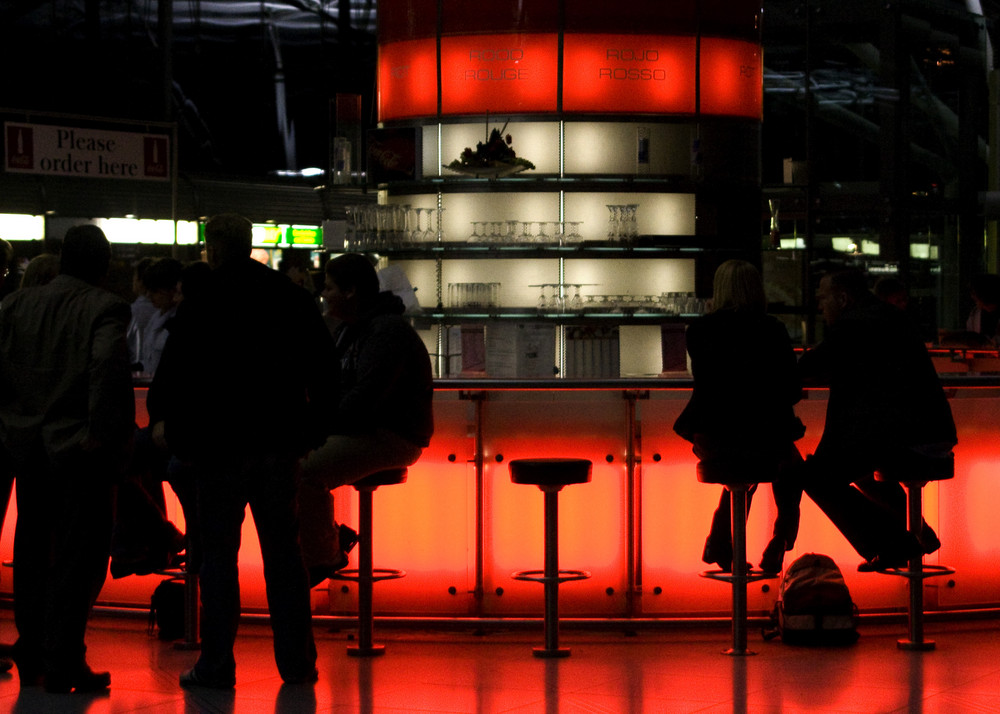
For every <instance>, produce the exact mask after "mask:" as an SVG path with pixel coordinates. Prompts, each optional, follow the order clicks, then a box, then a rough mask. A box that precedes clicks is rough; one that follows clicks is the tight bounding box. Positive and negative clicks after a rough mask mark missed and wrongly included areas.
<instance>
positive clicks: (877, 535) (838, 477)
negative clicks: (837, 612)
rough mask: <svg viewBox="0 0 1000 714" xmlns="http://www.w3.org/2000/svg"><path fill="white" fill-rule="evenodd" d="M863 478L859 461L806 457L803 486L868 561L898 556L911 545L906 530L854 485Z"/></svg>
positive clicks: (888, 511)
mask: <svg viewBox="0 0 1000 714" xmlns="http://www.w3.org/2000/svg"><path fill="white" fill-rule="evenodd" d="M864 478H865V471H864V470H863V469H862V468H861V467H859V466H858V465H857V464H850V463H848V462H833V461H832V460H829V459H823V458H817V457H815V456H812V457H810V458H809V459H807V460H806V470H805V478H804V482H803V487H804V490H805V492H806V494H807V495H808V496H809V497H810V498H811V499H812V500H813V501H814V502H815V503H816V505H817V506H819V507H820V509H822V511H823V512H824V513H825V514H826V515H827V517H829V519H830V520H831V521H832V522H833V524H834V525H835V526H837V528H838V530H840V532H841V533H842V534H843V535H844V537H845V538H847V540H848V541H849V542H850V544H851V546H853V547H854V549H855V550H856V551H857V552H858V554H859V555H861V556H862V557H863V558H864V559H865V560H868V561H870V560H872V559H873V558H875V557H876V556H886V555H893V556H895V555H896V554H897V553H899V552H902V551H905V550H906V549H907V547H908V541H907V539H906V535H907V534H906V530H905V529H901V528H900V527H899V524H898V522H897V521H896V519H895V518H894V517H893V514H892V512H891V511H890V510H888V509H886V508H885V507H884V506H882V505H881V504H878V503H876V502H874V501H872V500H871V499H870V498H867V497H866V496H865V495H864V494H863V493H862V492H861V491H860V490H858V489H857V488H856V487H855V486H854V485H853V482H854V481H856V480H862V479H864Z"/></svg>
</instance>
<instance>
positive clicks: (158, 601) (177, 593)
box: [149, 578, 184, 641]
mask: <svg viewBox="0 0 1000 714" xmlns="http://www.w3.org/2000/svg"><path fill="white" fill-rule="evenodd" d="M154 632H155V633H156V636H157V638H159V639H161V640H164V641H172V640H179V639H182V638H183V637H184V580H183V579H181V578H168V579H166V580H163V581H161V582H160V584H159V585H157V586H156V589H155V590H153V596H152V597H151V598H150V603H149V634H150V635H152V634H154Z"/></svg>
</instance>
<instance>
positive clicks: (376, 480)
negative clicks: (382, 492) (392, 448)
mask: <svg viewBox="0 0 1000 714" xmlns="http://www.w3.org/2000/svg"><path fill="white" fill-rule="evenodd" d="M397 483H406V469H385V470H384V471H376V472H375V473H373V474H368V475H367V476H365V477H364V478H362V479H358V480H357V481H355V482H354V483H353V484H351V485H352V486H354V488H355V489H357V490H359V491H360V490H361V489H363V488H378V487H379V486H393V485H395V484H397Z"/></svg>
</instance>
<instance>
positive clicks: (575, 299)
mask: <svg viewBox="0 0 1000 714" xmlns="http://www.w3.org/2000/svg"><path fill="white" fill-rule="evenodd" d="M531 287H537V288H539V295H538V311H539V312H555V313H570V312H584V313H588V312H594V313H596V312H618V311H621V310H630V311H633V312H634V313H635V314H643V313H646V314H658V313H662V314H664V315H678V316H679V315H702V314H704V313H705V311H706V309H707V307H708V304H707V301H706V300H703V299H700V298H697V297H695V294H694V293H662V294H661V295H631V294H627V293H626V294H618V295H615V294H608V295H583V294H582V292H581V291H582V288H584V287H585V285H583V284H573V283H543V284H541V285H534V286H531Z"/></svg>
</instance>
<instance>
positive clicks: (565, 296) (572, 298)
mask: <svg viewBox="0 0 1000 714" xmlns="http://www.w3.org/2000/svg"><path fill="white" fill-rule="evenodd" d="M533 287H537V288H539V289H540V292H539V294H538V311H539V312H556V313H566V312H581V311H583V306H584V299H583V296H582V295H581V293H580V290H581V289H582V288H583V285H582V284H580V285H577V284H571V283H543V284H541V285H536V286H533Z"/></svg>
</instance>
